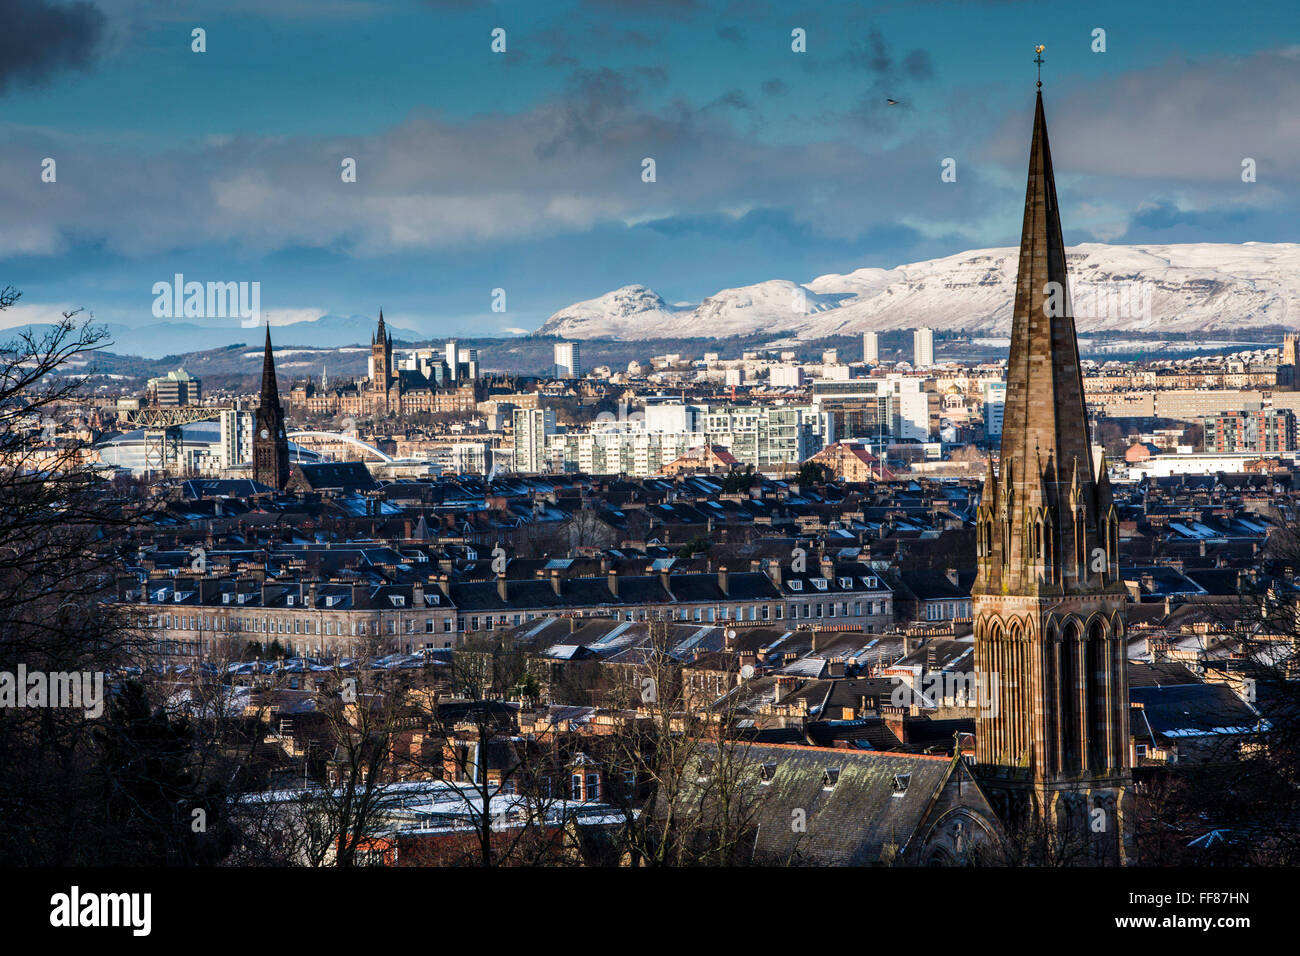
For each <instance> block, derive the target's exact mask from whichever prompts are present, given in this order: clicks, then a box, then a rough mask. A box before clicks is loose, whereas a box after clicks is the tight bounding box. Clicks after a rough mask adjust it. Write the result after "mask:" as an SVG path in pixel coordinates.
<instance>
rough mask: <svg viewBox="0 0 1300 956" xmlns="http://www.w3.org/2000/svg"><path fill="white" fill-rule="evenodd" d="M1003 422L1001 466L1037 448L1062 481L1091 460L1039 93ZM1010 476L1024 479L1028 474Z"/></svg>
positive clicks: (1025, 470) (1068, 479)
mask: <svg viewBox="0 0 1300 956" xmlns="http://www.w3.org/2000/svg"><path fill="white" fill-rule="evenodd" d="M1003 421H1004V423H1003V429H1002V455H1001V459H1002V461H1010V460H1014V459H1020V460H1022V461H1023V460H1026V459H1027V458H1028V456H1029V454H1030V453H1031V452H1034V451H1037V452H1039V453H1040V454H1041V456H1042V458H1043V460H1044V461H1049V462H1051V464H1052V470H1053V471H1054V472H1055V474H1052V475H1047V476H1044V477H1046V478H1047V479H1048V480H1049V481H1053V482H1056V483H1058V484H1068V482H1069V481H1070V480H1071V478H1072V477H1073V476H1072V475H1071V474H1070V470H1071V468H1072V466H1071V462H1072V461H1073V460H1074V459H1076V458H1077V459H1079V461H1080V462H1084V463H1087V462H1091V454H1092V452H1091V447H1090V442H1089V436H1088V416H1087V412H1086V411H1085V409H1084V399H1083V378H1082V375H1081V372H1080V368H1079V350H1078V343H1077V342H1076V340H1075V334H1074V312H1073V307H1072V305H1071V303H1070V293H1069V276H1068V275H1067V272H1066V261H1065V242H1064V240H1063V239H1062V237H1061V217H1060V210H1059V207H1058V206H1057V201H1056V181H1055V178H1054V176H1053V174H1052V151H1051V148H1050V147H1049V145H1048V141H1047V120H1046V119H1045V117H1044V115H1043V94H1042V92H1041V91H1040V92H1039V93H1038V95H1037V97H1036V102H1035V107H1034V134H1033V142H1032V144H1031V146H1030V148H1029V183H1028V186H1027V188H1026V190H1025V217H1024V225H1023V227H1022V230H1021V235H1020V262H1019V273H1018V276H1017V280H1016V301H1015V311H1014V313H1013V317H1012V323H1011V354H1010V356H1009V358H1008V360H1007V397H1006V411H1005V418H1004V420H1003ZM1085 470H1086V471H1087V472H1089V473H1091V471H1092V469H1091V468H1087V469H1085ZM1018 477H1021V478H1029V477H1030V475H1029V471H1028V469H1024V470H1022V471H1021V473H1020V475H1019V476H1018Z"/></svg>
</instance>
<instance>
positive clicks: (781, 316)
mask: <svg viewBox="0 0 1300 956" xmlns="http://www.w3.org/2000/svg"><path fill="white" fill-rule="evenodd" d="M1018 254H1019V249H1018V248H1016V247H1011V246H1008V247H1002V248H995V249H974V250H969V251H967V252H962V253H957V254H955V255H952V256H945V257H942V258H939V259H928V260H924V261H921V262H913V263H906V264H904V265H900V266H896V267H895V268H893V269H884V268H878V267H867V268H862V269H857V270H854V271H852V272H849V273H845V274H837V273H829V274H826V275H821V276H817V277H816V278H813V279H810V280H808V281H807V282H803V283H796V282H794V281H792V280H789V279H768V280H765V281H762V282H758V283H755V284H753V285H748V286H738V287H734V288H730V289H722V290H720V291H718V292H716V293H714V294H713V295H711V296H707V297H706V298H705V299H703V300H702V301H701V302H700V304H699V305H696V306H693V307H692V306H685V307H679V306H670V305H668V304H667V302H666V301H665V300H664V298H663V296H661V295H660V294H659V293H658V292H656V291H654V290H653V289H650V288H649V287H647V286H645V285H640V284H634V285H629V286H624V287H622V288H620V289H615V290H613V291H612V292H608V293H606V294H605V295H603V296H598V297H596V298H594V299H587V300H585V301H582V302H576V303H574V304H573V305H570V306H567V307H566V308H564V309H561V310H559V311H558V312H556V313H554V314H553V315H552V316H551V317H550V318H549V319H547V320H546V322H545V323H543V324H542V326H541V327H540V328H539V329H538V330H537V333H536V334H538V335H554V336H560V337H563V338H573V339H594V338H613V339H622V340H636V339H649V338H672V337H683V338H686V337H691V336H698V335H700V334H701V329H707V330H708V334H709V335H716V336H719V337H722V336H728V335H746V334H781V335H788V336H795V337H797V338H800V339H817V338H825V337H828V336H833V335H852V334H858V333H861V332H865V331H884V330H889V329H897V328H914V327H921V326H924V327H929V328H934V329H939V330H951V329H965V330H968V331H971V332H983V333H1000V334H1006V333H1007V332H1008V331H1009V330H1010V327H1011V312H1012V306H1013V302H1014V297H1015V279H1016V267H1017V259H1018ZM1066 254H1067V256H1068V258H1069V266H1070V285H1071V299H1072V301H1073V303H1074V313H1075V318H1076V325H1077V327H1078V329H1079V331H1080V332H1090V331H1106V330H1110V331H1117V332H1122V331H1129V332H1134V331H1137V332H1144V331H1152V330H1156V329H1159V330H1165V331H1170V332H1194V331H1200V330H1206V331H1209V330H1215V329H1233V330H1237V329H1240V328H1242V327H1247V328H1249V327H1263V326H1276V325H1282V326H1290V327H1295V326H1297V325H1300V244H1298V243H1261V242H1247V243H1240V244H1236V243H1180V244H1162V243H1146V244H1141V245H1132V246H1119V245H1109V244H1106V243H1081V244H1079V245H1076V246H1070V247H1068V248H1067V249H1066Z"/></svg>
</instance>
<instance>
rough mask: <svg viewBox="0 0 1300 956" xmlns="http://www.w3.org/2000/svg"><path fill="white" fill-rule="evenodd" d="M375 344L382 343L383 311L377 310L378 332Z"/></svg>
mask: <svg viewBox="0 0 1300 956" xmlns="http://www.w3.org/2000/svg"><path fill="white" fill-rule="evenodd" d="M374 340H375V341H376V342H382V341H384V310H383V309H380V310H379V332H378V333H377V334H376V335H375V339H374Z"/></svg>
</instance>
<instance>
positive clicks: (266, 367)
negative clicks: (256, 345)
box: [261, 322, 280, 408]
mask: <svg viewBox="0 0 1300 956" xmlns="http://www.w3.org/2000/svg"><path fill="white" fill-rule="evenodd" d="M261 405H262V407H263V408H279V407H280V387H279V386H278V385H277V384H276V382H275V358H274V356H272V354H271V324H270V323H269V322H268V323H267V325H266V351H265V353H263V355H262V398H261Z"/></svg>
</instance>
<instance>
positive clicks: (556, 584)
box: [551, 569, 563, 595]
mask: <svg viewBox="0 0 1300 956" xmlns="http://www.w3.org/2000/svg"><path fill="white" fill-rule="evenodd" d="M551 589H552V590H553V591H555V593H556V594H557V595H559V594H562V593H563V591H562V590H561V588H560V572H559V571H558V570H557V569H552V570H551Z"/></svg>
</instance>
